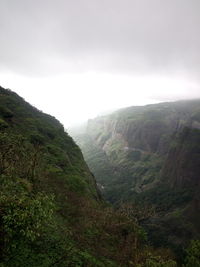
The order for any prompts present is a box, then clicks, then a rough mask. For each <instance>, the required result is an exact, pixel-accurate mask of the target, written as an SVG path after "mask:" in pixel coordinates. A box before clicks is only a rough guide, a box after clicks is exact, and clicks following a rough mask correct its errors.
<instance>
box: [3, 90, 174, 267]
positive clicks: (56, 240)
mask: <svg viewBox="0 0 200 267" xmlns="http://www.w3.org/2000/svg"><path fill="white" fill-rule="evenodd" d="M47 97H48V96H47ZM66 116H67V114H66ZM0 189H1V190H0V266H1V267H27V266H32V267H51V266H52V267H53V266H55V267H56V266H57V267H68V266H69V267H74V266H75V267H76V266H77V267H78V266H84V267H85V266H86V267H87V266H88V267H90V266H91V267H94V266H105V267H107V266H138V267H139V266H146V267H147V266H163V264H165V266H176V264H175V262H174V261H172V260H171V259H173V258H174V256H173V254H172V253H171V252H170V251H169V250H165V249H162V248H159V249H155V248H153V247H151V246H149V244H148V242H147V240H146V233H145V232H144V230H143V229H142V228H141V227H140V226H139V224H138V221H137V220H136V219H135V218H132V217H131V216H129V213H128V212H126V209H125V208H124V209H122V208H121V209H120V210H118V211H114V210H113V208H112V207H111V206H110V205H108V204H106V203H105V202H104V201H103V200H102V198H101V195H100V193H99V192H98V190H97V186H96V182H95V179H94V176H93V174H91V172H90V170H89V168H88V166H87V165H86V163H85V161H84V159H83V156H82V153H81V151H80V149H79V147H78V146H77V145H76V144H75V143H74V141H73V140H72V138H71V137H70V136H69V135H68V134H67V133H66V132H65V131H64V128H63V126H62V125H61V124H60V122H59V121H57V120H56V119H55V118H53V117H52V116H50V115H47V114H44V113H43V112H41V111H38V110H37V109H36V108H34V107H32V106H31V105H29V104H28V103H27V102H25V101H24V100H23V99H22V98H21V97H20V96H18V95H17V94H15V93H14V92H12V91H10V90H6V89H4V88H2V87H0Z"/></svg>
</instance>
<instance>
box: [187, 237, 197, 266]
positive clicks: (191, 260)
mask: <svg viewBox="0 0 200 267" xmlns="http://www.w3.org/2000/svg"><path fill="white" fill-rule="evenodd" d="M191 266H194V267H199V266H200V240H192V241H191V244H190V246H189V247H188V248H187V249H186V258H185V264H184V267H191Z"/></svg>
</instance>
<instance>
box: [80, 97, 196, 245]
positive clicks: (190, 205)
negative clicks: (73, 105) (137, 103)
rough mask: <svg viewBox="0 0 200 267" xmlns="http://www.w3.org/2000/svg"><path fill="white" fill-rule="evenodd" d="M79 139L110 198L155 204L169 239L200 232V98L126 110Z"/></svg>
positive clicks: (100, 121)
mask: <svg viewBox="0 0 200 267" xmlns="http://www.w3.org/2000/svg"><path fill="white" fill-rule="evenodd" d="M75 139H76V140H77V142H78V144H79V145H80V146H81V148H82V151H83V154H84V157H85V159H86V161H87V163H88V165H89V166H90V168H91V170H92V172H93V173H94V174H95V176H96V179H97V182H98V183H99V184H100V185H101V186H100V189H101V191H102V193H103V195H104V197H105V198H106V199H107V200H108V201H111V202H113V203H115V204H117V203H119V202H121V201H126V202H127V201H128V202H130V201H142V202H144V201H145V202H147V203H148V204H150V205H154V206H155V208H156V210H157V211H158V212H157V215H156V218H154V219H152V222H151V224H152V225H153V224H157V222H158V221H159V222H160V227H161V228H162V231H164V232H165V233H166V232H167V231H168V230H169V229H171V230H169V232H170V233H171V234H172V237H169V238H168V239H167V238H165V239H167V242H171V243H177V244H178V243H181V242H182V241H183V240H184V242H185V241H186V240H188V239H190V238H192V237H197V236H199V233H200V229H199V227H198V225H199V224H198V223H196V221H198V222H199V215H198V214H199V206H200V202H199V185H200V177H199V173H200V145H199V144H200V100H190V101H179V102H174V103H161V104H156V105H148V106H144V107H130V108H125V109H121V110H119V111H117V112H114V113H112V114H110V115H107V116H103V117H98V118H96V119H93V120H90V121H89V122H88V126H87V130H86V132H85V134H82V135H76V136H75ZM102 162H106V165H103V164H102ZM195 214H196V215H195ZM159 217H160V219H158V218H159ZM161 217H162V220H161ZM175 218H177V219H175ZM155 221H156V223H155ZM161 221H162V223H161ZM179 221H182V222H181V224H180V223H178V222H179ZM166 222H168V225H170V224H171V225H174V226H173V227H174V228H173V227H171V228H170V227H168V226H167V223H166ZM178 224H179V225H178ZM189 224H190V226H189ZM152 225H151V226H152ZM149 228H150V227H149ZM163 228H164V230H163ZM173 229H176V230H177V229H179V230H180V231H179V230H177V231H174V230H173ZM184 229H185V230H186V232H187V234H185V235H184V237H178V235H179V234H178V233H180V232H181V231H182V230H183V231H184ZM172 232H175V233H172ZM176 232H177V233H176ZM173 235H175V237H174V236H173ZM154 239H155V238H154ZM157 239H158V238H157ZM158 243H159V240H158Z"/></svg>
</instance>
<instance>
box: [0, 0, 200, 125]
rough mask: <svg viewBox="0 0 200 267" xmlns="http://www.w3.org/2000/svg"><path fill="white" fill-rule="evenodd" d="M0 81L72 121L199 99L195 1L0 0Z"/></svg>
mask: <svg viewBox="0 0 200 267" xmlns="http://www.w3.org/2000/svg"><path fill="white" fill-rule="evenodd" d="M0 11H1V16H0V85H1V86H3V87H5V88H10V89H12V90H13V91H15V92H17V93H19V94H20V95H21V96H22V97H24V98H25V99H26V100H27V101H29V102H30V103H31V104H33V105H34V106H36V107H37V108H39V109H40V110H42V111H44V112H47V113H50V114H51V115H53V116H55V117H57V118H58V119H59V120H60V121H61V122H62V123H63V124H64V125H65V127H70V126H72V125H75V124H77V123H80V122H82V121H84V120H87V119H89V118H93V117H95V116H97V115H98V114H102V113H104V112H109V111H112V110H115V109H118V108H121V107H126V106H131V105H144V104H149V103H158V102H163V101H173V100H179V99H186V98H200V75H199V73H200V34H199V25H200V16H199V13H200V1H199V0H190V1H188V0H167V1H166V0H73V1H72V0H56V1H55V0H17V1H16V0H0Z"/></svg>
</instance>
